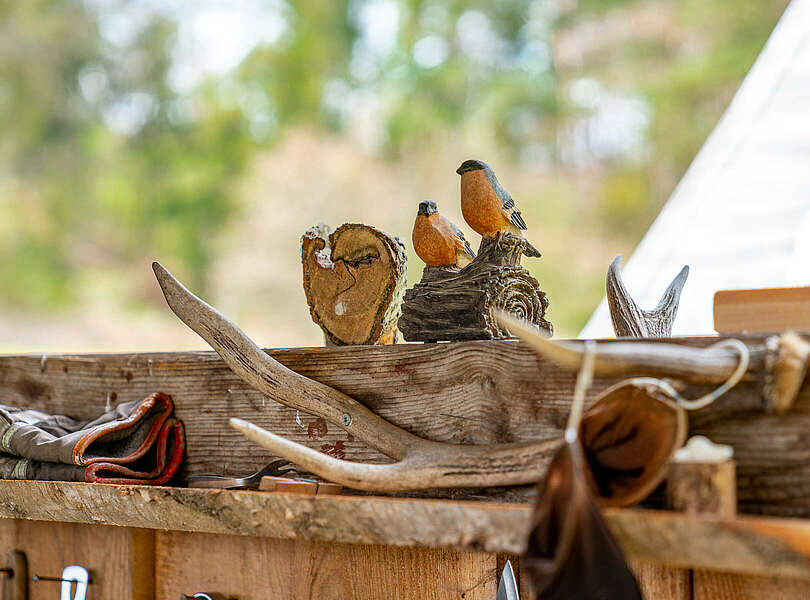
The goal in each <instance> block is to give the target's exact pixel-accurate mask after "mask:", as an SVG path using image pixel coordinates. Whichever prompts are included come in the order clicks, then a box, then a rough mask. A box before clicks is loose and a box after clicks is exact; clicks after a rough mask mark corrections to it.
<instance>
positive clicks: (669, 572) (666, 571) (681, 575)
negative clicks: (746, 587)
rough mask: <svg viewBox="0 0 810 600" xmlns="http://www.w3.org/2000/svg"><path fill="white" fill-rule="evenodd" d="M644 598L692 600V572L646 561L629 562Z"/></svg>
mask: <svg viewBox="0 0 810 600" xmlns="http://www.w3.org/2000/svg"><path fill="white" fill-rule="evenodd" d="M630 568H631V570H632V571H633V575H635V576H636V581H638V585H639V587H640V588H641V595H642V597H643V598H644V599H645V600H692V572H691V571H689V570H688V569H673V568H672V567H665V566H663V565H659V564H656V563H652V562H647V561H634V562H632V563H631V564H630Z"/></svg>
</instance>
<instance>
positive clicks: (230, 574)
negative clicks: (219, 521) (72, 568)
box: [156, 532, 497, 600]
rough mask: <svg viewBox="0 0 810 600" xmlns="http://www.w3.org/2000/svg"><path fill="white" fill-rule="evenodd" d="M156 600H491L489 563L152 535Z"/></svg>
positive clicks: (476, 556) (461, 555) (391, 550)
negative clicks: (213, 599)
mask: <svg viewBox="0 0 810 600" xmlns="http://www.w3.org/2000/svg"><path fill="white" fill-rule="evenodd" d="M157 557H158V564H159V565H160V570H159V572H158V577H157V587H156V591H157V596H156V597H158V598H177V597H179V595H180V594H181V593H186V594H191V593H192V592H201V591H205V592H219V593H222V594H225V595H226V596H228V597H231V596H232V597H234V598H238V599H239V600H263V599H265V598H285V599H286V598H289V599H290V600H298V599H309V598H319V599H323V600H378V599H380V598H386V599H388V598H390V599H392V600H394V599H401V600H410V599H412V598H419V599H420V600H421V599H424V600H451V599H453V600H461V599H463V600H492V598H494V597H495V592H496V590H497V581H496V574H495V570H496V557H495V555H494V554H486V553H480V552H458V551H453V550H445V549H429V550H427V549H422V550H415V549H410V548H396V547H390V546H367V545H354V544H325V543H321V542H307V541H304V540H279V539H270V538H263V537H254V538H246V537H241V536H227V535H225V536H223V535H210V534H189V533H179V532H159V533H158V534H157Z"/></svg>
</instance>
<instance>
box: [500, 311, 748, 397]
mask: <svg viewBox="0 0 810 600" xmlns="http://www.w3.org/2000/svg"><path fill="white" fill-rule="evenodd" d="M496 316H497V319H498V321H499V322H500V323H501V324H502V325H503V326H504V327H506V328H507V329H508V330H509V331H510V332H511V333H513V334H515V335H517V336H519V337H520V339H521V340H522V341H523V342H525V343H526V344H528V345H529V346H530V347H531V348H532V349H533V350H534V351H535V352H537V353H538V354H540V355H541V356H544V357H545V358H548V359H549V360H552V361H554V362H555V363H557V364H559V365H561V366H563V367H567V368H569V369H578V368H579V366H580V365H581V364H582V359H583V356H584V353H585V345H584V344H585V342H578V341H565V342H552V341H551V340H548V339H546V338H544V337H542V335H540V333H539V332H538V331H536V330H535V329H534V328H532V327H531V326H530V325H529V324H528V323H526V322H524V321H520V320H518V319H515V318H514V317H512V316H511V315H509V314H507V313H505V312H503V311H500V312H498V313H497V315H496ZM751 354H752V357H751V358H752V360H751V363H750V365H749V369H748V375H747V378H748V379H753V378H755V377H756V375H757V371H758V369H760V368H762V366H763V356H764V349H760V350H759V351H757V352H754V351H752V353H751ZM755 358H756V359H757V360H754V359H755ZM739 362H740V357H739V354H738V353H737V352H735V351H734V350H730V349H728V348H691V347H689V346H679V345H677V344H663V343H656V342H611V343H609V344H607V343H606V344H601V345H600V347H599V353H598V354H597V355H596V357H595V362H594V374H595V375H601V376H617V375H658V376H662V377H673V378H678V379H683V380H684V381H689V382H691V383H706V384H712V383H714V384H716V383H722V382H724V381H726V380H727V379H728V378H729V377H730V376H731V375H732V373H734V371H735V369H736V368H737V365H738V364H739Z"/></svg>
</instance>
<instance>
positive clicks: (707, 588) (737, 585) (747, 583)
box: [693, 571, 810, 600]
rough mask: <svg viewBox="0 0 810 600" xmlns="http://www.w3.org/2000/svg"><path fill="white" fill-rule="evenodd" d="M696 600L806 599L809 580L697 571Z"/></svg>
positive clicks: (695, 579) (808, 590)
mask: <svg viewBox="0 0 810 600" xmlns="http://www.w3.org/2000/svg"><path fill="white" fill-rule="evenodd" d="M693 576H694V600H807V598H810V581H805V580H800V579H790V578H787V577H753V576H748V575H735V574H733V573H719V572H716V571H695V572H694V574H693Z"/></svg>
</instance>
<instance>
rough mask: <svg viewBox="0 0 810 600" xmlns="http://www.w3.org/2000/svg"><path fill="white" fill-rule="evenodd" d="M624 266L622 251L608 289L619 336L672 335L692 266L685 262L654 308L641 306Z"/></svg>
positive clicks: (612, 268)
mask: <svg viewBox="0 0 810 600" xmlns="http://www.w3.org/2000/svg"><path fill="white" fill-rule="evenodd" d="M621 266H622V255H621V254H619V255H618V256H616V258H614V259H613V262H612V263H610V267H608V272H607V281H606V285H605V287H606V292H607V294H606V295H607V302H608V308H609V309H610V319H611V320H612V321H613V331H615V332H616V336H617V337H669V336H670V335H672V323H673V321H675V315H676V314H678V302H679V301H680V299H681V290H683V286H684V284H685V283H686V278H687V277H689V267H688V266H685V267H684V268H683V269H681V272H680V273H678V274H677V275H676V276H675V279H673V280H672V283H670V284H669V287H667V289H666V291H665V292H664V295H663V296H661V301H660V302H659V303H658V306H656V307H655V308H654V309H652V310H644V309H642V308H639V306H638V304H636V301H635V300H633V298H632V296H630V292H628V291H627V288H626V287H625V286H624V281H622V276H621V273H619V268H621Z"/></svg>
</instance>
